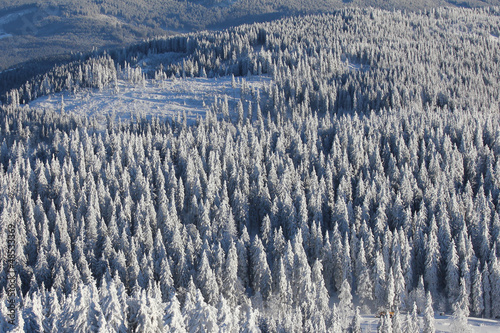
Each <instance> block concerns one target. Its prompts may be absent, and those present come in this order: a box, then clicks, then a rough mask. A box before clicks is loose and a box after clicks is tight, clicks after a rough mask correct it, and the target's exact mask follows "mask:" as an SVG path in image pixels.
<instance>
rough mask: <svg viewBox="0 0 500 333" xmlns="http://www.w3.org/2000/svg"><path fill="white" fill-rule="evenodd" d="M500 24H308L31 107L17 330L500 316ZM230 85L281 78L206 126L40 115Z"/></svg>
mask: <svg viewBox="0 0 500 333" xmlns="http://www.w3.org/2000/svg"><path fill="white" fill-rule="evenodd" d="M499 20H500V10H499V9H498V8H490V9H476V10H470V9H440V10H430V11H426V12H423V13H420V14H416V13H403V12H398V11H396V12H388V11H381V10H350V9H349V10H342V11H339V12H337V13H335V14H332V15H319V16H303V17H300V18H287V19H283V20H279V21H275V22H270V23H261V24H252V25H243V26H240V27H236V28H232V29H229V30H225V31H221V32H201V33H193V34H188V35H182V36H176V37H166V38H159V39H153V40H150V41H148V42H146V43H143V44H140V45H137V46H134V47H131V48H129V49H127V50H125V51H123V52H120V53H108V54H106V55H102V56H99V57H95V58H90V59H86V60H81V61H79V62H74V63H70V64H67V65H63V66H60V67H58V68H56V69H54V70H53V71H51V72H50V73H47V74H46V75H44V76H41V77H39V78H37V80H34V81H31V82H29V83H28V84H27V85H25V86H24V87H23V88H22V89H19V90H15V91H11V92H10V93H9V96H8V103H6V104H5V105H3V106H2V111H1V113H0V126H1V129H2V131H1V137H0V141H1V148H0V163H1V166H2V168H0V196H1V200H0V212H1V213H0V243H2V244H7V240H8V239H15V241H14V242H10V243H9V244H12V243H13V244H14V245H12V249H10V248H9V249H8V248H7V247H1V248H0V253H1V255H2V257H7V258H8V254H9V252H8V250H12V251H13V252H15V261H14V262H13V272H14V273H13V274H14V275H12V274H9V275H8V274H7V271H8V269H9V267H8V266H7V265H8V262H7V261H4V260H3V261H2V264H1V265H3V266H2V267H3V268H2V270H1V272H2V273H1V275H0V286H2V291H1V294H0V296H1V303H0V311H2V313H3V314H4V316H3V317H0V318H1V319H2V321H1V322H0V330H2V329H3V330H4V331H9V330H12V331H16V330H17V331H22V330H23V329H25V330H26V331H37V330H39V331H41V330H42V327H43V328H44V329H45V330H47V331H62V332H88V331H97V328H99V327H100V329H102V330H105V331H110V332H127V331H129V332H146V331H147V332H160V331H179V332H184V331H186V330H187V331H190V332H196V331H199V332H207V331H210V332H218V331H224V330H226V331H230V332H232V331H245V332H249V331H250V332H258V331H263V332H283V331H284V332H304V331H305V332H326V331H333V332H341V331H342V330H343V329H347V328H349V327H351V328H352V329H353V330H354V331H356V329H358V328H359V327H360V326H361V325H362V322H361V317H360V316H359V312H358V310H354V306H360V309H361V312H362V313H374V312H376V313H379V312H380V311H383V310H385V309H392V310H394V311H395V316H394V317H393V318H389V317H385V316H383V317H382V318H381V319H380V321H379V325H380V331H381V332H389V331H390V330H392V331H395V332H401V331H408V332H415V331H418V330H419V329H420V328H422V329H425V330H426V331H433V327H434V325H435V321H434V313H438V312H446V313H448V314H453V315H454V317H453V320H452V323H451V324H452V326H451V327H450V331H452V332H458V331H459V330H461V329H465V328H467V325H468V324H467V316H477V317H485V318H490V319H495V318H499V317H500V262H499V254H500V253H499V252H498V251H499V250H498V247H499V245H500V244H499V239H500V238H499V235H500V202H499V199H500V130H499V128H500V114H499V111H500V110H499V100H500V98H499V93H500V89H499V85H500V74H499V73H500V71H499V59H500V48H499V47H498V36H499V31H498V29H499V28H498V27H499ZM161 55H164V57H162V56H161ZM167 55H168V56H167ZM174 55H175V56H174ZM154 59H155V61H152V60H154ZM147 73H149V74H147ZM231 74H233V75H235V76H236V77H237V78H238V77H239V76H246V75H249V74H252V75H266V76H267V77H269V76H270V77H272V80H271V81H270V82H268V83H266V84H264V85H263V87H262V88H255V89H251V90H250V91H248V90H246V91H243V90H244V89H245V88H244V87H242V88H241V89H242V93H241V94H240V95H239V96H241V99H240V101H239V102H238V103H236V105H235V106H231V107H230V106H229V105H228V103H227V102H226V99H225V98H224V96H217V95H215V96H214V103H213V104H212V105H207V112H206V116H205V117H204V118H200V119H199V120H198V121H197V122H196V124H194V125H191V126H188V125H187V124H186V122H185V121H183V119H182V118H181V117H178V118H177V119H178V120H177V119H176V118H175V117H174V119H158V118H153V119H146V118H139V119H133V120H131V121H128V120H123V119H121V120H115V119H113V118H112V117H109V118H108V123H107V126H106V127H105V128H100V127H99V126H97V125H96V122H95V121H94V120H93V119H89V118H88V117H86V116H81V115H72V114H68V113H66V112H64V111H63V110H62V111H61V112H54V111H50V110H43V109H37V108H31V107H30V106H29V105H20V103H22V102H23V101H24V102H27V101H30V100H34V99H36V98H37V97H38V96H41V95H47V94H53V93H54V92H61V91H70V92H71V91H73V92H75V93H78V92H82V91H89V94H88V96H89V98H91V96H92V94H91V92H90V91H91V89H96V90H100V91H104V90H105V89H108V88H109V87H115V86H116V84H117V82H122V81H123V80H126V81H128V82H131V83H134V82H135V83H136V84H138V85H139V86H140V85H141V84H144V82H145V81H147V80H150V81H151V82H153V81H154V82H157V83H158V84H160V83H161V82H162V81H165V80H173V79H172V76H173V77H175V80H183V82H190V81H189V80H194V78H193V77H203V78H205V77H206V78H207V79H214V80H215V79H216V78H217V77H220V76H226V75H231ZM120 80H122V81H120ZM238 80H241V78H238ZM112 91H113V89H110V94H112V93H113V92H112ZM144 111H145V112H147V110H144ZM12 276H15V279H13V277H12ZM7 282H9V286H13V288H12V289H9V288H3V286H7ZM10 292H12V293H13V294H14V296H11V295H10V294H9V293H10ZM10 301H12V302H14V303H15V304H17V305H18V308H17V312H16V316H15V319H14V320H13V322H14V324H10V323H9V322H7V321H8V320H9V317H8V316H7V315H6V314H7V313H8V305H9V304H11V303H10ZM489 323H490V324H491V325H492V327H493V329H496V328H497V326H498V325H500V323H499V322H498V320H492V321H491V322H489ZM495 325H496V326H495ZM480 329H484V328H481V327H477V331H479V330H480Z"/></svg>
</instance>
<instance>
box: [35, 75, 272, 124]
mask: <svg viewBox="0 0 500 333" xmlns="http://www.w3.org/2000/svg"><path fill="white" fill-rule="evenodd" d="M242 80H245V81H246V87H247V90H248V91H250V90H251V89H253V88H262V87H263V85H265V84H267V83H268V82H270V80H271V79H270V77H268V76H249V77H244V78H236V82H237V83H236V85H235V87H234V88H233V87H232V80H231V77H222V78H186V79H175V80H165V81H160V82H157V81H155V80H146V81H145V83H144V85H142V84H138V85H134V84H131V83H129V82H126V81H123V80H119V81H118V87H119V90H118V92H116V91H115V89H114V88H113V87H109V88H105V89H103V90H102V91H99V90H89V89H85V90H82V91H80V92H77V93H75V94H72V93H69V92H62V93H57V94H53V95H49V96H44V97H40V98H38V99H36V100H34V101H32V102H30V103H29V106H30V107H33V108H42V109H51V110H54V111H58V112H61V110H64V112H66V113H69V114H77V115H82V116H89V117H95V118H96V119H97V120H98V122H99V123H101V124H104V123H105V119H106V116H108V115H109V116H112V117H115V116H116V117H117V118H120V119H130V118H131V117H132V116H134V117H138V116H141V117H142V118H149V117H159V118H160V119H168V118H170V119H171V118H172V117H176V116H177V114H178V113H179V112H181V113H183V112H185V113H186V116H187V120H188V122H189V123H193V122H195V121H196V119H197V118H198V117H204V115H205V113H206V111H208V110H209V107H210V106H211V105H212V104H213V103H214V100H215V98H216V97H217V98H218V99H219V100H223V99H224V96H227V99H228V102H229V110H230V111H231V110H235V109H236V103H237V101H238V100H239V99H240V97H241V86H242V83H241V82H242ZM62 101H63V103H64V107H63V108H62V107H61V106H62V103H61V102H62ZM174 119H175V118H174Z"/></svg>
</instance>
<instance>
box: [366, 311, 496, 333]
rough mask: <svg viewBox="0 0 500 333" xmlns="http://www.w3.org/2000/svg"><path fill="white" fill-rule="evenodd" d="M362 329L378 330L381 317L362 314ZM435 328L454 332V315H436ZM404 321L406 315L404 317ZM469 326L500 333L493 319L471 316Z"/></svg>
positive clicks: (369, 332) (479, 331) (476, 330)
mask: <svg viewBox="0 0 500 333" xmlns="http://www.w3.org/2000/svg"><path fill="white" fill-rule="evenodd" d="M361 317H362V323H361V329H362V330H363V332H364V333H372V332H377V326H378V323H379V318H376V317H375V316H374V315H362V316H361ZM435 318H436V321H435V328H436V333H454V332H453V330H452V327H451V323H452V322H453V317H452V316H449V315H444V316H440V315H436V316H435ZM419 319H420V327H423V318H422V317H419ZM403 321H404V317H403ZM468 322H469V326H470V328H471V329H472V332H474V333H499V332H500V321H499V320H491V319H481V318H474V317H470V318H469V320H468Z"/></svg>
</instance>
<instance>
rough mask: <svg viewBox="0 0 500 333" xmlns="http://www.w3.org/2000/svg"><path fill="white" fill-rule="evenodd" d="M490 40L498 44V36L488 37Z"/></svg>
mask: <svg viewBox="0 0 500 333" xmlns="http://www.w3.org/2000/svg"><path fill="white" fill-rule="evenodd" d="M490 40H491V41H493V42H497V43H498V36H495V35H490Z"/></svg>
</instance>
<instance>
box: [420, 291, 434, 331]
mask: <svg viewBox="0 0 500 333" xmlns="http://www.w3.org/2000/svg"><path fill="white" fill-rule="evenodd" d="M435 331H436V329H435V327H434V310H433V308H432V296H431V293H430V292H427V299H426V302H425V311H424V327H423V332H424V333H434V332H435Z"/></svg>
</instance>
